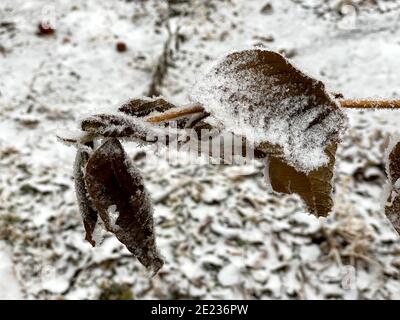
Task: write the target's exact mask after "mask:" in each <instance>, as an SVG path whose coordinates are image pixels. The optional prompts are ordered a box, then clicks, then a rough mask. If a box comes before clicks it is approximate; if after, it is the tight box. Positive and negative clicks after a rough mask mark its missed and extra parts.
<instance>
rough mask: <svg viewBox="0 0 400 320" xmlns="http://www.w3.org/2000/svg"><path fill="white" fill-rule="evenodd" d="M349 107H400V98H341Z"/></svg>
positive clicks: (344, 104) (343, 103) (342, 102)
mask: <svg viewBox="0 0 400 320" xmlns="http://www.w3.org/2000/svg"><path fill="white" fill-rule="evenodd" d="M339 102H340V104H341V106H342V108H347V109H400V100H368V99H360V100H356V99H355V100H347V99H346V100H339Z"/></svg>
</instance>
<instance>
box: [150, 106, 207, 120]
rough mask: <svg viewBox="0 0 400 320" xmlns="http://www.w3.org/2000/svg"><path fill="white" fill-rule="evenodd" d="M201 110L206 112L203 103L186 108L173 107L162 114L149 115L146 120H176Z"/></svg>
mask: <svg viewBox="0 0 400 320" xmlns="http://www.w3.org/2000/svg"><path fill="white" fill-rule="evenodd" d="M200 112H204V108H203V107H202V106H201V105H198V104H197V105H192V106H188V107H186V108H173V109H170V110H168V111H165V112H164V113H162V114H159V115H156V116H150V117H147V118H145V121H146V122H149V123H160V122H164V121H171V120H176V119H177V118H180V117H185V116H188V115H191V114H196V113H200Z"/></svg>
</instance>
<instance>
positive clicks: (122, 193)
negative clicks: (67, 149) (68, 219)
mask: <svg viewBox="0 0 400 320" xmlns="http://www.w3.org/2000/svg"><path fill="white" fill-rule="evenodd" d="M85 182H86V187H87V190H88V192H89V194H90V197H91V199H92V201H93V203H94V205H95V207H96V208H97V211H98V212H99V215H100V217H101V219H102V221H103V222H104V225H105V227H106V229H107V230H108V231H110V232H112V233H114V234H115V235H116V237H117V238H118V240H119V241H121V242H122V243H123V244H124V245H125V246H126V247H127V248H128V250H129V251H130V252H132V253H133V254H134V255H135V256H136V257H137V258H138V260H139V261H140V262H141V263H142V264H143V265H144V266H145V267H147V268H151V269H152V270H153V271H154V273H156V272H157V271H158V270H159V269H160V268H161V267H162V265H163V260H162V259H161V257H160V256H159V254H158V251H157V248H156V243H155V236H154V232H153V224H154V223H153V208H152V205H151V202H150V198H149V196H148V193H147V191H146V189H145V186H144V184H143V179H142V177H141V176H140V173H139V172H138V171H137V169H136V168H135V167H134V166H133V164H132V163H131V161H129V159H128V158H127V155H126V153H125V151H124V149H123V147H122V145H121V143H120V142H119V141H118V140H117V139H115V138H109V139H108V140H106V142H104V143H103V145H101V146H100V147H99V148H98V149H97V150H96V151H95V152H94V153H93V154H92V155H91V157H90V158H89V161H88V163H87V166H86V173H85Z"/></svg>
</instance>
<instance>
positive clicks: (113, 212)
mask: <svg viewBox="0 0 400 320" xmlns="http://www.w3.org/2000/svg"><path fill="white" fill-rule="evenodd" d="M107 213H108V219H109V221H108V223H109V224H110V228H112V229H113V230H114V229H116V228H119V227H118V225H117V219H118V217H119V212H118V211H117V206H116V205H115V204H113V205H111V206H109V207H108V208H107Z"/></svg>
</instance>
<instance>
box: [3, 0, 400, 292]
mask: <svg viewBox="0 0 400 320" xmlns="http://www.w3.org/2000/svg"><path fill="white" fill-rule="evenodd" d="M399 17H400V1H398V0H387V1H384V0H359V1H355V0H354V1H351V0H348V1H344V0H318V1H317V0H275V1H274V0H219V1H217V0H203V1H200V0H198V1H196V0H169V1H150V0H149V1H145V0H142V1H140V0H131V1H128V0H126V1H122V0H121V1H111V0H110V1H95V0H87V1H83V0H55V1H48V0H31V1H26V0H24V1H23V0H18V1H17V0H2V1H1V2H0V299H5V298H21V299H22V298H29V299H37V298H48V299H75V298H79V299H98V298H100V299H144V298H150V299H182V298H186V299H204V298H208V299H229V298H235V299H314V298H315V299H331V298H332V299H372V298H377V299H400V282H399V281H400V241H399V236H398V235H397V234H396V233H395V231H394V230H393V229H392V227H391V226H390V224H389V222H388V221H387V220H386V218H385V216H384V214H383V211H382V209H381V207H382V201H381V192H382V189H383V185H384V183H385V179H386V177H385V164H384V149H385V146H386V145H387V143H388V137H389V136H390V135H393V134H395V133H396V132H397V133H398V132H399V123H400V112H388V111H387V112H373V111H370V112H363V111H348V112H347V114H348V116H349V118H350V124H351V129H350V130H349V131H348V133H347V135H346V137H345V139H344V141H343V143H342V145H341V146H340V148H339V150H338V161H337V171H336V172H337V174H336V178H335V186H336V190H335V201H336V208H335V214H333V215H332V216H330V217H329V218H328V219H319V220H318V219H316V218H314V217H313V216H310V215H308V214H307V213H306V212H305V208H304V206H303V204H302V202H301V201H300V199H299V198H298V197H297V196H277V195H271V194H268V192H267V188H266V186H265V184H264V181H263V175H262V164H252V165H246V166H213V165H206V164H203V165H197V166H182V165H180V164H179V163H169V162H168V161H166V160H165V157H163V155H162V152H161V154H159V155H155V154H154V152H153V151H151V150H149V149H146V148H144V149H140V148H137V146H135V145H128V150H129V154H130V155H131V156H132V158H133V159H134V160H135V163H136V164H137V165H138V167H139V168H140V170H141V171H142V173H143V175H144V177H145V180H146V183H147V187H148V189H149V191H150V192H151V194H152V197H153V200H154V203H155V223H156V232H157V237H158V238H157V240H158V246H159V249H160V251H161V253H162V255H163V256H164V258H165V261H166V264H165V266H164V267H163V269H162V270H161V271H160V273H159V274H158V275H157V276H156V277H154V278H150V277H149V275H148V274H146V272H145V270H144V268H143V267H142V266H141V265H140V264H139V263H138V262H137V260H136V259H135V258H132V256H131V255H130V254H129V253H128V251H127V250H126V249H125V248H124V247H123V245H121V244H120V243H119V242H118V241H117V240H116V239H115V238H114V237H112V236H111V235H105V239H104V242H103V244H102V245H101V246H99V247H98V248H94V249H92V248H91V246H90V244H89V243H87V242H85V241H84V231H83V226H82V223H81V221H80V216H79V213H78V211H77V205H76V199H75V195H74V189H73V180H72V165H73V160H74V149H73V148H68V147H66V146H64V145H62V144H60V143H59V142H58V141H57V140H56V133H57V130H59V129H63V128H73V127H75V126H76V120H77V119H78V118H79V117H81V116H82V114H90V113H91V112H94V110H95V109H96V108H98V107H109V106H111V105H118V104H119V103H121V102H123V101H125V100H127V99H129V98H132V97H135V96H143V95H148V94H162V95H163V96H165V97H166V98H167V99H168V100H170V101H172V102H174V103H177V104H180V103H185V102H186V101H187V100H186V94H187V92H188V90H189V89H190V87H191V86H192V85H193V84H194V82H195V79H196V77H197V76H198V75H199V74H200V73H201V72H202V71H203V70H204V68H205V67H207V66H208V64H209V63H210V62H211V61H213V60H214V59H216V58H219V57H220V56H221V55H223V54H225V53H226V52H228V51H231V50H232V49H242V48H249V47H254V46H259V47H264V48H269V49H273V50H276V51H279V52H281V53H283V54H284V55H286V56H287V57H288V58H290V59H291V60H292V61H293V62H294V63H296V64H297V66H298V67H300V68H301V69H303V70H305V71H306V72H307V73H309V74H310V75H312V76H314V77H315V78H317V79H320V80H322V81H324V82H325V83H326V86H327V88H328V90H329V91H331V92H337V93H342V94H343V95H344V96H345V97H346V98H369V97H375V98H377V97H384V98H400V62H399V57H400V28H399V23H400V19H399ZM41 21H44V22H46V23H48V24H49V25H50V26H51V27H52V28H54V32H53V33H48V34H46V33H45V32H43V31H44V30H41V31H42V32H40V30H39V29H38V24H39V22H41ZM166 62H167V63H166ZM157 66H158V68H157ZM160 67H161V68H164V72H162V73H161V78H160V74H159V72H157V71H156V70H159V69H160Z"/></svg>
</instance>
